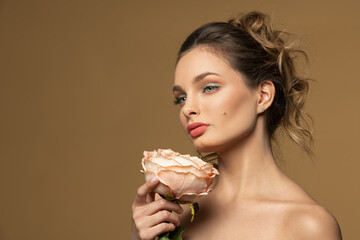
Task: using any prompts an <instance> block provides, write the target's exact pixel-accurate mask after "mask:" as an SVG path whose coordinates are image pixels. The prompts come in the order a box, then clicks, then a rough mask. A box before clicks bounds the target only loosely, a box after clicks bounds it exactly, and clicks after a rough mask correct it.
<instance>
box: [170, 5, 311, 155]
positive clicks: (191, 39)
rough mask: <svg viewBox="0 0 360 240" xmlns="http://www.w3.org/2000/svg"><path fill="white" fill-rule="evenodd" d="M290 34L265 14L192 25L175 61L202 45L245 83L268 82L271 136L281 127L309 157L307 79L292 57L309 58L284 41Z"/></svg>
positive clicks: (268, 117)
mask: <svg viewBox="0 0 360 240" xmlns="http://www.w3.org/2000/svg"><path fill="white" fill-rule="evenodd" d="M289 36H290V35H289V34H288V33H286V32H284V31H277V30H274V29H273V28H272V26H271V23H270V20H269V17H268V16H266V15H265V14H263V13H260V12H250V13H247V14H245V15H243V16H240V17H237V18H233V19H230V20H229V21H228V22H211V23H208V24H205V25H203V26H201V27H200V28H198V29H196V30H195V31H194V32H192V33H191V34H190V35H189V36H188V37H187V39H186V40H185V41H184V43H183V44H182V46H181V48H180V51H179V53H178V58H177V62H178V61H179V60H180V58H181V57H182V56H183V55H184V54H186V53H187V52H188V51H190V50H192V49H194V48H196V47H198V46H204V47H206V48H208V49H209V50H210V51H213V52H214V53H216V54H220V56H221V57H223V58H224V59H225V60H226V61H227V62H228V64H229V65H230V66H231V67H232V68H233V69H235V70H236V71H238V72H240V73H241V74H242V76H243V77H244V78H245V82H246V84H247V86H249V87H257V86H258V85H259V84H261V83H262V82H263V81H268V80H270V81H271V82H272V83H273V84H274V86H275V90H276V91H275V98H274V101H273V103H272V105H271V106H270V107H269V108H268V109H267V110H266V112H265V113H266V128H267V131H268V134H269V138H270V140H272V139H273V136H274V132H275V130H276V129H277V128H278V127H279V125H282V126H283V127H284V129H285V131H286V133H287V134H288V135H289V136H290V138H291V139H292V140H293V141H294V142H295V143H296V144H298V145H299V146H300V147H302V148H303V149H304V150H305V151H306V152H307V153H308V154H309V155H311V154H312V151H311V148H310V146H311V143H312V134H311V132H310V131H309V125H308V123H307V121H306V119H310V120H311V118H310V117H309V116H308V115H307V114H306V113H305V112H304V111H303V107H304V102H305V97H306V95H307V93H308V89H309V79H306V78H302V77H299V76H298V74H297V72H296V69H295V61H294V60H295V58H296V57H298V56H299V55H301V56H303V57H304V58H305V59H306V60H307V56H306V53H305V52H303V51H301V50H298V49H296V48H294V47H293V46H292V43H290V44H289V43H286V41H285V40H286V39H288V37H289ZM305 117H306V118H305Z"/></svg>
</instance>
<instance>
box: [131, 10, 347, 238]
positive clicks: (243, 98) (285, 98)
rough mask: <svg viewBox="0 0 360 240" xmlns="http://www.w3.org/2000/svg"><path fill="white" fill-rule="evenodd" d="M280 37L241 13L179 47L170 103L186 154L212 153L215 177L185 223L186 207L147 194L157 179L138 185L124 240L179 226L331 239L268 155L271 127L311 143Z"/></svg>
mask: <svg viewBox="0 0 360 240" xmlns="http://www.w3.org/2000/svg"><path fill="white" fill-rule="evenodd" d="M284 35H285V36H286V34H284V33H283V32H279V31H275V30H273V29H272V27H271V25H270V24H269V21H268V19H267V17H266V16H265V15H264V14H262V13H259V12H251V13H249V14H246V15H244V16H242V17H239V18H236V19H232V20H230V21H229V22H227V23H222V22H217V23H209V24H206V25H204V26H202V27H200V28H199V29H197V30H195V31H194V32H193V33H192V34H191V35H190V36H189V37H188V38H187V39H186V40H185V42H184V43H183V45H182V46H181V49H180V51H179V55H178V60H177V64H176V69H175V82H174V88H173V91H174V96H175V103H176V104H179V105H180V122H181V125H182V127H183V128H184V130H185V131H186V132H187V134H188V135H189V137H190V138H191V140H192V142H193V144H194V145H195V147H196V149H197V150H198V151H200V152H214V153H216V154H217V156H218V169H219V172H220V176H219V179H218V183H217V186H216V188H215V189H214V190H213V192H212V193H211V194H209V196H207V197H204V198H202V199H201V200H200V202H199V205H200V206H201V207H200V210H199V212H198V213H197V215H196V221H194V222H193V223H191V224H189V219H190V217H189V210H187V209H186V208H184V209H182V207H181V206H179V205H178V204H176V203H173V202H168V201H165V200H163V199H157V200H155V199H154V194H153V193H152V194H150V193H149V192H150V190H151V189H154V187H155V186H156V185H157V184H158V180H157V179H152V180H149V181H148V182H146V183H145V184H144V185H142V186H141V187H140V188H139V189H138V192H137V195H136V198H135V201H134V203H133V208H132V210H133V239H154V238H155V237H156V236H158V235H159V234H161V233H163V232H167V231H172V230H174V229H175V227H176V226H178V225H180V224H181V225H182V226H186V228H187V229H186V231H185V232H184V235H183V238H184V239H207V240H208V239H276V240H279V239H307V240H309V239H327V240H330V239H334V240H335V239H341V233H340V229H339V226H338V224H337V222H336V220H335V218H334V217H333V216H332V215H331V214H330V213H329V212H328V211H327V210H325V209H324V208H323V207H321V206H320V205H319V204H317V203H316V202H315V201H314V200H313V199H312V198H311V197H310V196H309V195H308V194H307V193H306V192H305V191H304V190H303V189H302V188H301V187H299V186H298V185H297V184H296V183H294V182H293V181H292V180H291V179H289V178H288V177H287V176H286V175H285V174H284V173H282V172H281V170H280V169H279V168H278V166H277V165H276V163H275V160H274V157H273V154H272V149H271V140H272V138H273V134H274V131H275V130H276V129H277V128H278V127H279V125H282V126H283V127H284V129H285V131H286V132H287V133H288V135H289V136H290V137H291V139H292V140H294V141H295V142H296V143H297V144H298V145H300V146H301V147H302V148H303V149H304V150H305V151H306V152H308V153H309V154H311V150H310V148H309V143H310V141H311V139H312V136H311V133H310V131H309V130H307V129H306V128H305V127H303V126H302V125H301V121H300V120H302V119H303V118H304V116H303V111H302V107H303V105H304V99H305V95H306V93H307V90H308V80H307V79H304V78H301V77H298V75H297V73H296V69H295V63H294V54H296V53H301V54H303V52H301V51H298V50H296V49H294V48H292V47H291V46H290V45H288V44H287V43H285V40H284V39H283V36H284ZM305 56H306V55H305ZM193 123H199V124H200V125H201V127H198V128H196V129H192V126H194V124H193ZM195 125H197V124H195Z"/></svg>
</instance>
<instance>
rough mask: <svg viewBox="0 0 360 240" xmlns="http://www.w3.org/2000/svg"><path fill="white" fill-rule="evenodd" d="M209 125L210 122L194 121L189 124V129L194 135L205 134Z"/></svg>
mask: <svg viewBox="0 0 360 240" xmlns="http://www.w3.org/2000/svg"><path fill="white" fill-rule="evenodd" d="M208 127H209V124H205V123H192V124H189V125H188V126H187V130H188V132H189V134H190V136H192V137H197V136H200V135H201V134H203V133H204V132H205V131H206V129H207V128H208Z"/></svg>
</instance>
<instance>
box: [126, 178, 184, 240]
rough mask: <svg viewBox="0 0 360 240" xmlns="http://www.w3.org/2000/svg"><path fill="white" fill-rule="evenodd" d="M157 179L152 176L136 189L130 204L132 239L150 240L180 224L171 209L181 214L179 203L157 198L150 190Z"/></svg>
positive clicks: (156, 183) (156, 182)
mask: <svg viewBox="0 0 360 240" xmlns="http://www.w3.org/2000/svg"><path fill="white" fill-rule="evenodd" d="M158 184H159V180H158V179H157V178H156V177H153V178H152V179H150V180H149V181H147V182H146V183H144V184H143V185H142V186H140V187H139V188H138V190H137V193H136V196H135V200H134V202H133V205H132V218H133V227H132V239H133V240H135V239H136V240H138V239H141V240H151V239H154V238H155V237H156V236H158V235H160V234H161V233H164V232H169V231H173V230H175V228H176V226H179V225H180V220H179V217H178V216H177V215H176V214H175V213H173V212H172V211H174V212H176V213H178V214H181V213H182V212H183V209H182V208H181V207H180V205H179V204H177V203H174V202H170V201H167V200H165V199H157V200H156V201H155V193H154V192H152V191H151V190H153V189H154V188H155V187H156V186H157V185H158Z"/></svg>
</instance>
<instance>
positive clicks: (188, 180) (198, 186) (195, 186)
mask: <svg viewBox="0 0 360 240" xmlns="http://www.w3.org/2000/svg"><path fill="white" fill-rule="evenodd" d="M158 176H159V178H161V182H162V183H164V184H165V185H167V186H171V187H170V188H171V189H172V191H173V194H174V197H175V198H179V197H181V195H182V194H185V193H202V192H205V191H206V189H207V187H208V183H207V180H206V178H199V177H197V176H196V175H194V174H192V173H177V172H174V171H168V170H163V171H160V172H159V173H158Z"/></svg>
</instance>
